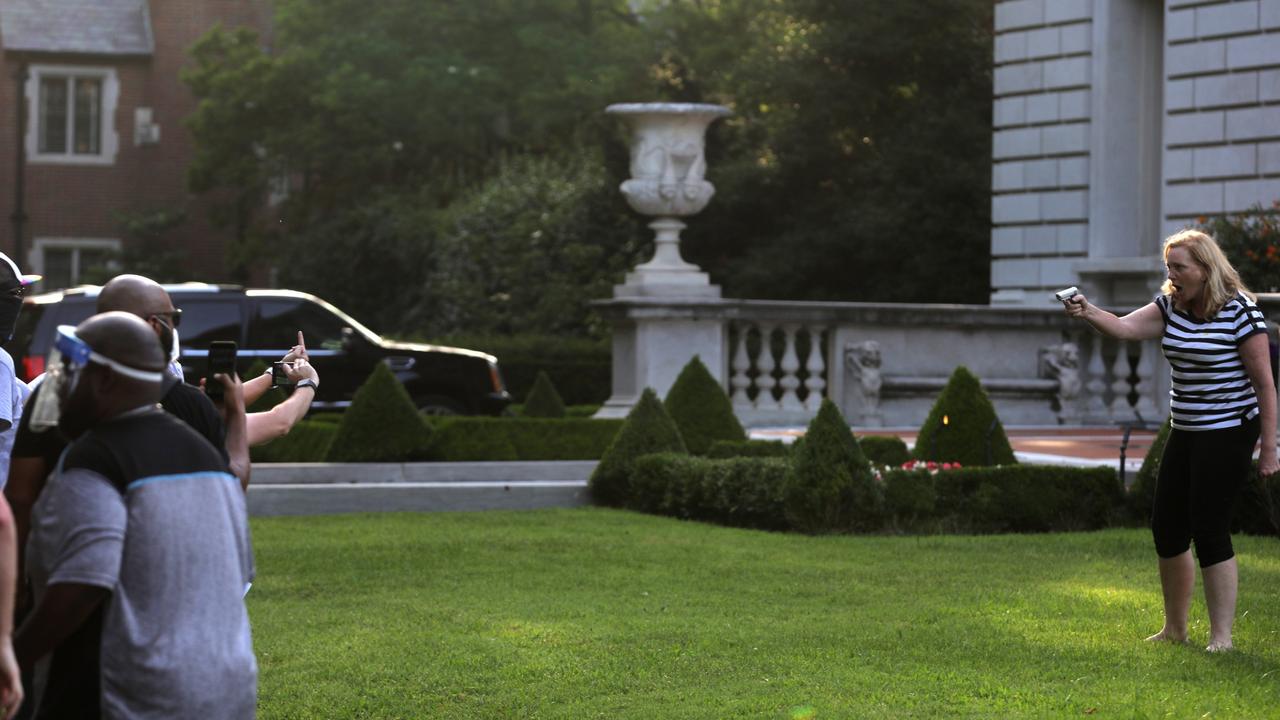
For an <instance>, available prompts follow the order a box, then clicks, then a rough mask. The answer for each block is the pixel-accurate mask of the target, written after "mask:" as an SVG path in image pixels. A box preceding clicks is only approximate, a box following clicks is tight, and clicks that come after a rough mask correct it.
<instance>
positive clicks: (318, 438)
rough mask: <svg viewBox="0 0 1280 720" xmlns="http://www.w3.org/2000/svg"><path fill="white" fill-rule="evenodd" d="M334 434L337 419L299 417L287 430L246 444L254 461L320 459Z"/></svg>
mask: <svg viewBox="0 0 1280 720" xmlns="http://www.w3.org/2000/svg"><path fill="white" fill-rule="evenodd" d="M337 434H338V424H337V423H333V422H323V421H315V420H310V419H308V420H302V421H300V422H298V424H296V425H294V426H293V428H292V429H290V430H289V434H287V435H284V436H282V437H278V438H276V439H275V440H272V441H271V442H269V443H267V444H266V445H258V446H257V447H252V448H249V457H250V459H251V460H252V461H253V462H255V463H273V462H323V461H324V458H325V455H326V454H328V452H329V444H330V443H332V442H333V438H334V436H336V435H337Z"/></svg>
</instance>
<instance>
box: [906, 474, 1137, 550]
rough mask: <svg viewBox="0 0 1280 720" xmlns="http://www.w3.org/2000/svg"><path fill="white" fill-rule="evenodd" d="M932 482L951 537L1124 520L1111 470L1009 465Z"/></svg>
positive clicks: (1070, 527)
mask: <svg viewBox="0 0 1280 720" xmlns="http://www.w3.org/2000/svg"><path fill="white" fill-rule="evenodd" d="M899 472H907V471H892V472H890V473H888V474H887V475H886V482H892V480H890V479H889V478H890V477H891V476H893V475H895V474H897V473H899ZM915 472H919V471H915ZM931 477H932V478H933V482H934V488H935V491H936V493H937V503H936V512H937V519H938V520H939V522H940V524H941V527H942V529H943V530H947V531H952V532H993V533H998V532H1049V531H1063V530H1094V529H1097V528H1103V527H1108V526H1110V525H1114V524H1116V523H1117V522H1119V521H1120V520H1121V519H1122V518H1123V501H1124V496H1123V490H1122V489H1121V487H1120V481H1119V478H1118V477H1117V475H1116V471H1115V469H1113V468H1110V467H1092V468H1077V467H1064V466H1061V465H1025V466H1024V465H1004V466H997V467H970V468H961V469H959V470H946V471H943V472H939V473H938V474H937V475H932V476H931Z"/></svg>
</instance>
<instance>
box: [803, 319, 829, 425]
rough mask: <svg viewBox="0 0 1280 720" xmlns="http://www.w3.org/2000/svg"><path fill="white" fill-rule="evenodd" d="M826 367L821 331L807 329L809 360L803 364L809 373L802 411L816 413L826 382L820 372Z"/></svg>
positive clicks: (819, 329)
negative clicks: (807, 392)
mask: <svg viewBox="0 0 1280 720" xmlns="http://www.w3.org/2000/svg"><path fill="white" fill-rule="evenodd" d="M826 367H827V358H826V356H825V355H823V354H822V330H821V328H818V329H814V328H809V360H808V361H807V362H806V363H805V364H804V369H805V370H807V371H809V377H808V378H806V379H805V381H804V386H805V388H806V389H808V391H809V394H808V396H806V397H805V399H804V409H805V410H808V411H809V412H817V411H818V406H819V405H821V404H822V398H823V396H824V395H825V394H826V389H827V381H826V380H823V379H822V371H823V370H826Z"/></svg>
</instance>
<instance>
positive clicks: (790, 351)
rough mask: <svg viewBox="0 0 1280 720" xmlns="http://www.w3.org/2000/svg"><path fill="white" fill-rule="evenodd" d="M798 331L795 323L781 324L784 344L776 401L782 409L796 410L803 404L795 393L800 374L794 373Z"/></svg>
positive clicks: (798, 385)
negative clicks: (780, 393) (780, 391)
mask: <svg viewBox="0 0 1280 720" xmlns="http://www.w3.org/2000/svg"><path fill="white" fill-rule="evenodd" d="M799 331H800V326H799V325H796V324H795V323H787V324H786V325H783V326H782V334H783V338H784V340H785V345H784V346H783V347H784V349H783V351H782V379H781V380H780V381H779V384H780V385H782V399H781V400H780V401H779V403H778V404H779V406H781V407H782V409H783V410H789V411H796V412H798V411H800V410H803V409H804V405H801V404H800V396H799V395H797V394H796V390H798V389H799V388H800V376H799V375H797V374H796V373H797V372H799V370H800V356H799V355H797V354H796V334H797V333H798V332H799Z"/></svg>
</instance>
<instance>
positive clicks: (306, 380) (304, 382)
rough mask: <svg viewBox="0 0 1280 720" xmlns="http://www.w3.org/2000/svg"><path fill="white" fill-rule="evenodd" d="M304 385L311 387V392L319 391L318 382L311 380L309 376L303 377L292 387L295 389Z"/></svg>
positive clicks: (299, 388)
mask: <svg viewBox="0 0 1280 720" xmlns="http://www.w3.org/2000/svg"><path fill="white" fill-rule="evenodd" d="M304 387H309V388H311V392H320V383H318V382H316V381H315V380H312V379H311V378H303V379H301V380H299V381H298V384H297V385H294V389H296V390H301V389H302V388H304Z"/></svg>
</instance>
